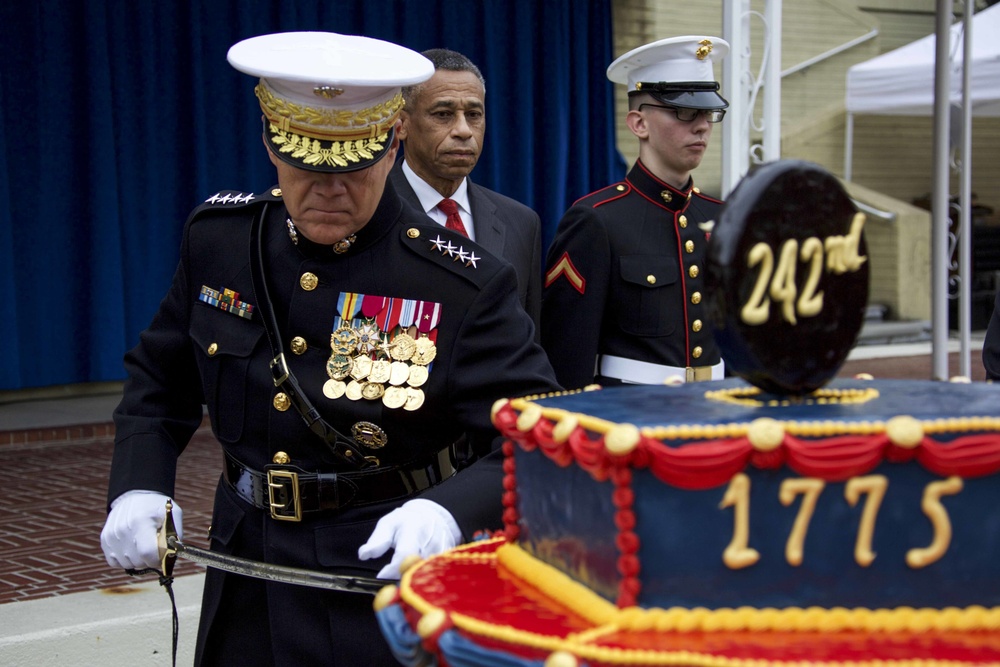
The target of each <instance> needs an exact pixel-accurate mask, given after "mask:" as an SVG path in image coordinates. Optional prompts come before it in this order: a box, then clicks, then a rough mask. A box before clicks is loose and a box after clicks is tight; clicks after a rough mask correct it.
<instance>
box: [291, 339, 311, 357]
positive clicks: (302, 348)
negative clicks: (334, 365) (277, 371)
mask: <svg viewBox="0 0 1000 667" xmlns="http://www.w3.org/2000/svg"><path fill="white" fill-rule="evenodd" d="M289 345H290V347H291V348H292V352H294V353H295V354H305V353H306V350H308V349H309V344H308V343H306V339H305V338H303V337H302V336H296V337H295V338H293V339H292V340H291V343H290V344H289Z"/></svg>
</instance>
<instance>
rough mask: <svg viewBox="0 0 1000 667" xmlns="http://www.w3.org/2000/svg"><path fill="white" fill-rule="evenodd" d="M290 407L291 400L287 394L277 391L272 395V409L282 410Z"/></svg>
mask: <svg viewBox="0 0 1000 667" xmlns="http://www.w3.org/2000/svg"><path fill="white" fill-rule="evenodd" d="M290 407H292V401H291V400H290V399H289V398H288V394H285V393H284V392H280V391H279V392H278V393H277V394H275V395H274V409H275V410H277V411H278V412H284V411H285V410H287V409H288V408H290Z"/></svg>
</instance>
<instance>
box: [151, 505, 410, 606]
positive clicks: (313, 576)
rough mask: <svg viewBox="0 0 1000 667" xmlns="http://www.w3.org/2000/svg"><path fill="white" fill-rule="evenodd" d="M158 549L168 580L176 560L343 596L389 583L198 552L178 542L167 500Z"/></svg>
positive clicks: (381, 580)
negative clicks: (338, 593)
mask: <svg viewBox="0 0 1000 667" xmlns="http://www.w3.org/2000/svg"><path fill="white" fill-rule="evenodd" d="M156 538H157V546H158V548H159V556H160V572H161V573H162V574H163V576H164V577H170V576H171V574H173V571H174V563H175V562H176V561H177V559H178V558H183V559H185V560H189V561H192V562H194V563H198V564H199V565H204V566H206V567H212V568H215V569H217V570H224V571H226V572H232V573H233V574H241V575H244V576H247V577H253V578H254V579H265V580H267V581H277V582H280V583H283V584H294V585H296V586H309V587H312V588H324V589H326V590H331V591H342V592H346V593H367V594H369V595H374V594H375V593H377V592H378V591H380V590H382V588H384V587H385V586H388V585H390V584H391V583H392V582H391V581H387V580H384V579H375V578H373V577H360V576H357V577H355V576H348V575H344V574H331V573H329V572H320V571H318V570H307V569H305V568H301V567H289V566H287V565H275V564H273V563H261V562H259V561H254V560H249V559H247V558H240V557H239V556H230V555H228V554H221V553H218V552H215V551H209V550H208V549H201V548H199V547H195V546H192V545H190V544H184V543H183V542H181V541H180V540H179V539H177V529H176V527H175V526H174V517H173V503H171V502H170V501H169V500H168V501H167V515H166V517H165V518H164V520H163V525H162V526H160V530H159V531H158V532H157V535H156Z"/></svg>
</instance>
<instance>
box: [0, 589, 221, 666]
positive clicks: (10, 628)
mask: <svg viewBox="0 0 1000 667" xmlns="http://www.w3.org/2000/svg"><path fill="white" fill-rule="evenodd" d="M204 580H205V575H204V574H195V575H189V576H185V577H178V578H177V579H175V580H174V583H173V590H174V597H175V599H176V601H177V616H178V619H179V624H180V632H179V635H178V641H177V664H178V665H190V664H192V663H193V662H194V645H195V638H196V637H197V633H198V615H199V610H200V606H201V591H202V586H203V585H204ZM172 635H173V632H172V620H171V610H170V598H169V596H168V595H167V592H166V591H165V590H164V589H163V588H162V587H161V586H160V585H159V583H158V582H156V581H155V580H154V581H150V582H145V583H141V584H135V585H131V586H119V587H116V588H113V589H103V590H97V591H86V592H83V593H71V594H68V595H60V596H58V597H49V598H42V599H38V600H26V601H24V602H11V603H8V604H4V605H0V665H5V666H7V667H35V666H37V665H62V664H66V665H102V666H103V667H134V666H135V665H150V666H152V667H156V666H158V665H163V666H165V667H169V665H171V659H172V655H171V653H172V651H171V644H172V639H173V636H172Z"/></svg>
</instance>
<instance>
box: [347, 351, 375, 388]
mask: <svg viewBox="0 0 1000 667" xmlns="http://www.w3.org/2000/svg"><path fill="white" fill-rule="evenodd" d="M371 371H372V360H371V359H369V358H368V357H363V356H357V357H354V367H353V368H352V369H351V377H352V378H354V379H355V380H358V381H359V382H360V381H361V380H364V379H365V378H367V377H368V374H369V373H371Z"/></svg>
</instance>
